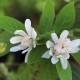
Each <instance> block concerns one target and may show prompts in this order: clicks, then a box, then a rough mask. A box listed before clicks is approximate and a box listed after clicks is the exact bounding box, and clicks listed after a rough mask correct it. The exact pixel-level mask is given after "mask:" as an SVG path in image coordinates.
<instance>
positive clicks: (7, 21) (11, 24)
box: [0, 16, 25, 34]
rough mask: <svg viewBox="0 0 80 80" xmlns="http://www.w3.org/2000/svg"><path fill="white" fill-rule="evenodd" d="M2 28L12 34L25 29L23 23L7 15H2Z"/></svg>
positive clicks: (0, 18) (0, 21) (0, 20)
mask: <svg viewBox="0 0 80 80" xmlns="http://www.w3.org/2000/svg"><path fill="white" fill-rule="evenodd" d="M0 28H2V29H4V30H6V31H7V32H9V33H11V34H13V33H14V32H15V31H16V30H25V27H24V24H23V23H21V22H20V21H18V20H16V19H14V18H11V17H7V16H3V17H0Z"/></svg>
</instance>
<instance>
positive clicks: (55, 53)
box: [42, 30, 80, 69]
mask: <svg viewBox="0 0 80 80" xmlns="http://www.w3.org/2000/svg"><path fill="white" fill-rule="evenodd" d="M68 34H69V32H68V31H67V30H64V31H63V32H62V33H61V35H60V38H59V39H58V37H57V35H56V33H52V34H51V37H52V40H53V41H54V43H52V42H51V41H47V42H46V46H47V48H48V49H50V50H48V51H46V52H45V53H44V54H43V55H42V58H50V57H51V56H52V58H51V62H52V63H53V64H56V63H57V62H58V61H59V59H60V61H61V64H62V67H63V69H66V68H67V59H69V57H70V55H69V53H76V52H78V51H79V50H80V49H79V47H78V46H80V39H76V40H72V41H70V39H69V38H67V36H68Z"/></svg>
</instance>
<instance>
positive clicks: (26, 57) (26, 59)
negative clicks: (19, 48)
mask: <svg viewBox="0 0 80 80" xmlns="http://www.w3.org/2000/svg"><path fill="white" fill-rule="evenodd" d="M31 50H32V47H29V50H28V52H27V54H26V56H25V63H27V61H28V55H29V53H30V51H31Z"/></svg>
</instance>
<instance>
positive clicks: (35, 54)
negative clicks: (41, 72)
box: [27, 45, 47, 64]
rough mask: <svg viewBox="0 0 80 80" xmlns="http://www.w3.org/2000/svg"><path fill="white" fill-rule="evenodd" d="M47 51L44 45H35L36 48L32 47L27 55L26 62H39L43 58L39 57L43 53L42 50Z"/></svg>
mask: <svg viewBox="0 0 80 80" xmlns="http://www.w3.org/2000/svg"><path fill="white" fill-rule="evenodd" d="M46 51H47V48H46V46H41V45H40V46H37V47H36V48H34V49H32V51H31V52H30V54H29V56H28V62H27V63H28V64H33V63H37V62H40V61H42V60H44V59H43V58H41V56H42V55H43V54H44V52H46Z"/></svg>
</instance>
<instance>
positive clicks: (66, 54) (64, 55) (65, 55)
mask: <svg viewBox="0 0 80 80" xmlns="http://www.w3.org/2000/svg"><path fill="white" fill-rule="evenodd" d="M62 57H64V58H65V59H69V57H70V55H69V54H68V53H65V54H62Z"/></svg>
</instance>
